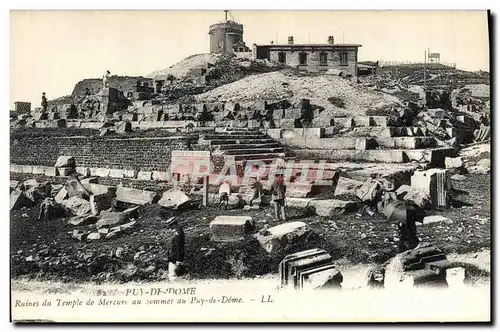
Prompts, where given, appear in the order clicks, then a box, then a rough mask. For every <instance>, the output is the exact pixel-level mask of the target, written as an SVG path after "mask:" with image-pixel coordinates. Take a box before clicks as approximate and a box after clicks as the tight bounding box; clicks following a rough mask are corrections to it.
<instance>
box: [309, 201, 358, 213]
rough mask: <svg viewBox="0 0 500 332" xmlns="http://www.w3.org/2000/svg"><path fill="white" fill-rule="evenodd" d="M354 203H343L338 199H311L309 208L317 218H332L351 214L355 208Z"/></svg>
mask: <svg viewBox="0 0 500 332" xmlns="http://www.w3.org/2000/svg"><path fill="white" fill-rule="evenodd" d="M357 206H358V205H357V203H356V202H354V201H343V200H339V199H317V200H316V199H313V200H311V201H310V202H309V207H310V208H311V210H312V211H314V213H316V214H317V215H318V216H323V217H332V216H338V215H342V214H344V213H348V212H351V211H353V210H355V209H356V208H357Z"/></svg>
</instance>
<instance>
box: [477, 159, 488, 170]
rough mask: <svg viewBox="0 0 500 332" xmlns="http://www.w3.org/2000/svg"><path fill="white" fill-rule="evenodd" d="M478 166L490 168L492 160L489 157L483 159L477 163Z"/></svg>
mask: <svg viewBox="0 0 500 332" xmlns="http://www.w3.org/2000/svg"><path fill="white" fill-rule="evenodd" d="M476 166H479V167H483V168H488V169H489V168H491V160H490V159H488V158H485V159H481V160H479V161H478V162H477V163H476Z"/></svg>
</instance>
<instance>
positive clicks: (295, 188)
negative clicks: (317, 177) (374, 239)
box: [286, 181, 313, 197]
mask: <svg viewBox="0 0 500 332" xmlns="http://www.w3.org/2000/svg"><path fill="white" fill-rule="evenodd" d="M312 189H313V184H312V183H310V182H297V181H295V182H290V184H289V185H288V186H287V188H286V196H287V197H309V196H310V195H311V194H312Z"/></svg>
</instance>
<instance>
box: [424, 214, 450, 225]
mask: <svg viewBox="0 0 500 332" xmlns="http://www.w3.org/2000/svg"><path fill="white" fill-rule="evenodd" d="M438 222H444V223H447V224H452V223H453V220H451V219H449V218H446V217H443V216H427V217H424V220H423V224H424V225H427V224H434V223H438Z"/></svg>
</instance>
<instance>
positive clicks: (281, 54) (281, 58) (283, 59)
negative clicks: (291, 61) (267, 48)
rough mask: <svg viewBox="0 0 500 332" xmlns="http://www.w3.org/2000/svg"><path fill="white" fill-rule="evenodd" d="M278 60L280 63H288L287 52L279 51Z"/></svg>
mask: <svg viewBox="0 0 500 332" xmlns="http://www.w3.org/2000/svg"><path fill="white" fill-rule="evenodd" d="M278 62H279V63H286V53H285V52H279V53H278Z"/></svg>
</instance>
